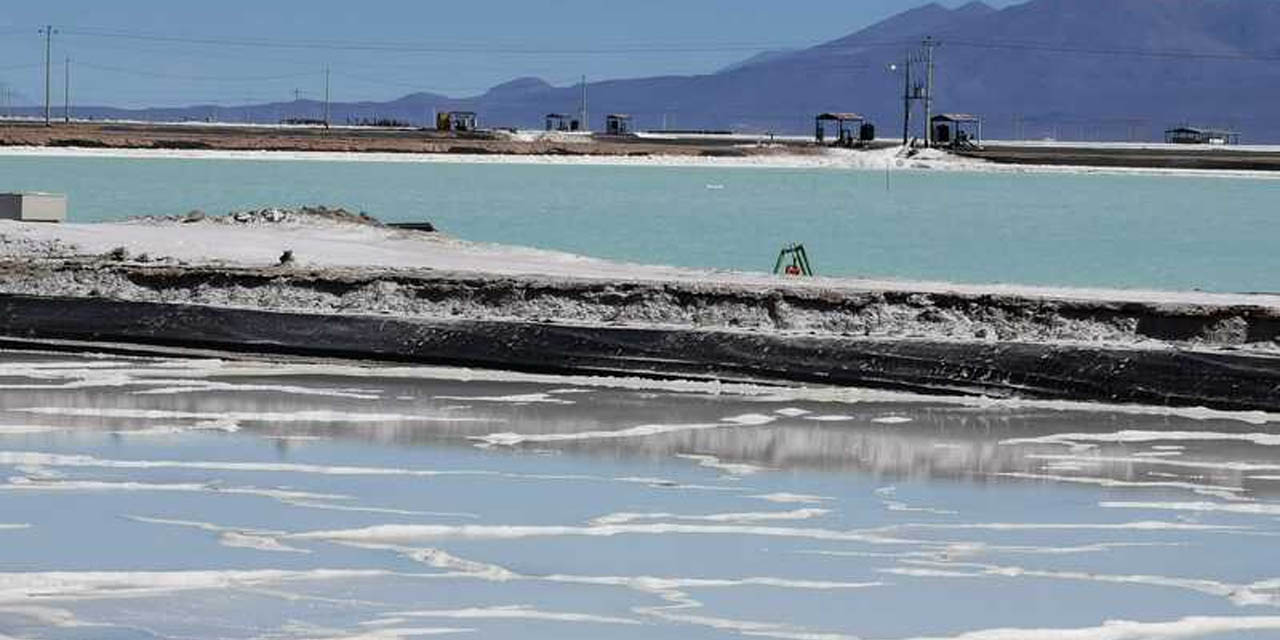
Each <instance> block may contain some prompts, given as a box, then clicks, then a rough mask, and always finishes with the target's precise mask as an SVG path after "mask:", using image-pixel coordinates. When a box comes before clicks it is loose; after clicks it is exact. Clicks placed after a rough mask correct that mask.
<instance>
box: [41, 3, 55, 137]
mask: <svg viewBox="0 0 1280 640" xmlns="http://www.w3.org/2000/svg"><path fill="white" fill-rule="evenodd" d="M40 33H42V34H44V126H46V127H47V126H49V125H50V120H51V117H52V115H53V114H52V100H53V66H52V65H53V34H54V33H56V31H54V30H53V25H51V24H50V25H45V26H44V28H43V29H41V30H40Z"/></svg>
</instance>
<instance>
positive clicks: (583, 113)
mask: <svg viewBox="0 0 1280 640" xmlns="http://www.w3.org/2000/svg"><path fill="white" fill-rule="evenodd" d="M578 118H579V120H580V122H581V123H582V124H581V127H582V130H583V131H590V130H591V123H590V121H589V120H587V76H585V75H583V76H582V106H581V108H580V109H579V113H578Z"/></svg>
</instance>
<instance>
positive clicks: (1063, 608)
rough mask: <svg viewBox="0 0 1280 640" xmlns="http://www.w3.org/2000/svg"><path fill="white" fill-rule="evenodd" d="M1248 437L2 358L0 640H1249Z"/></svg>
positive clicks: (1269, 460)
mask: <svg viewBox="0 0 1280 640" xmlns="http://www.w3.org/2000/svg"><path fill="white" fill-rule="evenodd" d="M1271 418H1273V417H1272V416H1265V415H1257V414H1219V413H1214V412H1205V411H1183V412H1179V411H1166V410H1161V409H1155V408H1142V407H1102V408H1100V407H1090V406H1087V405H1073V404H1063V403H1035V402H1021V403H1019V402H1001V401H979V400H968V401H962V400H954V401H953V400H947V399H936V398H923V397H916V396H908V395H903V394H890V393H879V392H866V391H856V390H824V389H771V388H756V387H742V386H721V385H714V384H703V383H674V382H665V383H663V382H652V381H641V380H619V379H588V378H568V377H550V376H530V375H521V374H501V373H486V372H477V371H465V370H458V369H431V368H383V367H356V366H349V365H341V364H315V363H309V364H308V363H256V362H229V361H216V360H172V359H130V358H122V357H83V356H74V355H49V354H35V353H18V352H8V353H0V478H3V479H2V480H0V637H3V638H39V639H45V638H49V639H52V638H58V639H63V638H121V639H124V638H130V639H131V638H279V639H294V638H371V639H378V640H382V639H398V638H417V637H428V636H434V635H441V634H443V635H457V636H459V637H475V638H646V639H652V638H735V637H767V638H804V639H820V640H827V639H840V638H865V639H885V640H889V639H907V638H957V639H964V640H1004V639H1009V638H1018V639H1034V638H1045V639H1051V640H1060V639H1072V640H1074V639H1077V638H1090V639H1092V638H1103V639H1130V638H1132V639H1135V640H1136V639H1140V638H1141V639H1147V638H1157V639H1163V638H1189V637H1202V636H1203V637H1212V638H1274V637H1277V635H1278V634H1280V563H1278V562H1277V561H1276V560H1275V558H1276V551H1275V549H1276V544H1277V539H1278V538H1277V535H1280V500H1277V490H1280V456H1277V455H1276V452H1277V449H1276V447H1277V445H1280V430H1277V429H1276V426H1275V423H1273V422H1270V421H1269V420H1270V419H1271Z"/></svg>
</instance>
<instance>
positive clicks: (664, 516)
mask: <svg viewBox="0 0 1280 640" xmlns="http://www.w3.org/2000/svg"><path fill="white" fill-rule="evenodd" d="M829 513H831V510H830V509H797V510H795V511H751V512H744V513H713V514H708V515H681V514H676V513H612V514H609V515H607V516H601V517H599V518H595V519H593V520H592V521H591V524H592V525H593V526H600V525H613V524H627V523H630V522H638V521H642V520H684V521H693V522H731V523H745V522H770V521H783V520H811V519H813V518H818V517H821V516H825V515H827V514H829Z"/></svg>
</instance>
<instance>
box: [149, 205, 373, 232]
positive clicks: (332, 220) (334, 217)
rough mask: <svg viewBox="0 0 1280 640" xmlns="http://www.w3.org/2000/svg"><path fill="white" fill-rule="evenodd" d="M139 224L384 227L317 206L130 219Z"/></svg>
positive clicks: (364, 215)
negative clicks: (218, 214)
mask: <svg viewBox="0 0 1280 640" xmlns="http://www.w3.org/2000/svg"><path fill="white" fill-rule="evenodd" d="M134 220H136V221H139V222H148V223H153V224H155V223H175V222H176V223H183V224H193V223H204V224H234V225H281V224H295V225H305V224H315V223H317V222H319V223H325V224H354V225H364V226H371V227H382V226H385V225H383V224H382V222H381V221H379V220H378V219H377V218H374V217H373V216H371V215H369V214H367V213H365V212H363V211H360V212H353V211H348V210H347V209H344V208H341V207H338V208H330V207H326V206H323V205H320V206H304V207H298V208H282V207H267V208H263V209H245V210H243V211H232V212H230V213H227V214H225V215H220V216H210V215H208V214H206V213H205V212H204V211H201V210H199V209H196V210H194V211H191V212H190V213H187V214H185V215H180V216H141V217H138V218H134Z"/></svg>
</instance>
